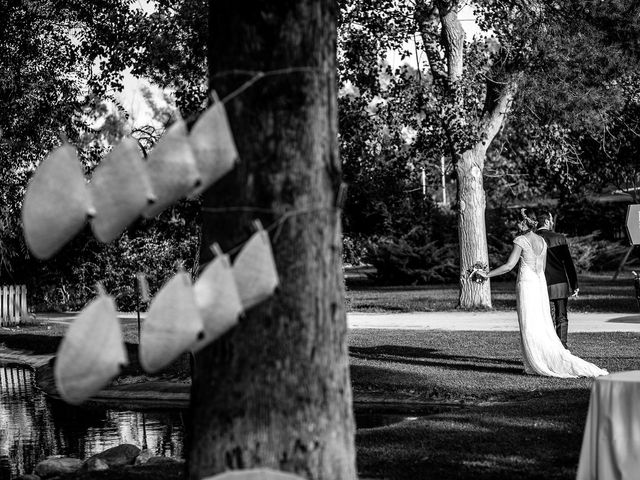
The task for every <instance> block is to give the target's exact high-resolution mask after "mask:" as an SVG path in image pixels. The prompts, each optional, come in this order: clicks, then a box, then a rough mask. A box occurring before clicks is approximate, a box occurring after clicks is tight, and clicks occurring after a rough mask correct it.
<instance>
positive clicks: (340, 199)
mask: <svg viewBox="0 0 640 480" xmlns="http://www.w3.org/2000/svg"><path fill="white" fill-rule="evenodd" d="M348 187H349V186H348V185H347V184H346V183H344V182H343V183H341V184H340V186H339V187H338V194H337V195H336V208H337V209H339V210H342V209H343V207H344V202H345V200H346V199H347V188H348Z"/></svg>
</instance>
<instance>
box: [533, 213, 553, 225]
mask: <svg viewBox="0 0 640 480" xmlns="http://www.w3.org/2000/svg"><path fill="white" fill-rule="evenodd" d="M537 217H538V222H539V223H540V224H541V225H542V224H543V223H544V222H546V221H549V222H550V221H551V218H552V215H551V212H550V211H549V210H547V209H542V210H538V215H537Z"/></svg>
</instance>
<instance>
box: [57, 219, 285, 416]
mask: <svg viewBox="0 0 640 480" xmlns="http://www.w3.org/2000/svg"><path fill="white" fill-rule="evenodd" d="M256 227H257V231H256V232H255V233H254V234H253V235H252V236H251V238H250V239H249V240H248V241H247V242H246V243H245V244H244V246H243V248H242V250H240V252H239V253H238V255H237V256H236V258H235V261H234V262H233V264H232V263H231V262H230V260H229V256H228V255H227V254H224V253H222V250H221V249H220V247H219V246H218V245H217V244H216V245H214V246H213V247H212V249H213V250H214V253H216V257H215V258H214V260H213V261H211V262H210V263H209V264H208V265H207V266H206V267H205V269H204V270H203V271H202V273H201V274H200V276H199V277H198V279H197V280H196V282H195V283H193V284H192V283H191V278H190V276H189V275H188V274H187V273H186V272H185V271H183V270H179V271H178V272H177V273H176V274H175V275H174V276H173V277H172V278H171V279H169V281H168V282H167V283H166V284H165V285H164V286H163V287H162V288H161V289H160V291H158V293H157V294H156V295H155V297H154V298H153V299H152V300H151V305H150V306H149V310H148V312H147V317H146V319H145V321H144V323H143V325H142V331H141V334H140V344H139V347H138V352H139V355H138V356H139V359H140V365H141V366H142V368H144V370H145V371H146V372H148V373H156V372H158V371H160V370H162V369H163V368H164V367H166V366H167V365H169V364H170V363H172V362H173V361H174V360H175V359H176V358H178V357H179V356H180V355H181V354H183V353H184V352H187V351H191V352H197V351H199V350H201V349H202V348H204V347H205V346H206V345H208V344H210V343H211V342H213V341H214V340H215V339H217V338H219V337H220V336H221V335H223V334H224V333H226V332H227V331H229V330H230V329H231V328H233V327H234V326H235V325H236V324H237V323H238V321H239V317H240V315H241V314H242V313H243V312H244V311H246V310H248V309H249V308H252V307H254V306H256V305H257V304H259V303H261V302H262V301H264V300H266V299H268V298H269V297H270V296H271V295H273V293H274V291H275V289H276V287H277V286H278V284H279V279H278V272H277V269H276V265H275V261H274V258H273V251H272V249H271V243H270V241H269V237H268V235H267V233H266V231H265V230H264V229H263V228H262V225H260V224H259V222H257V223H256ZM127 363H128V359H127V356H126V351H125V349H124V343H123V339H122V333H121V330H120V323H119V320H118V316H117V312H116V308H115V304H114V301H113V298H112V297H110V296H109V295H108V294H107V293H106V292H105V291H104V289H103V288H102V287H100V286H99V287H98V296H97V298H96V299H94V300H93V301H92V302H90V303H89V304H88V305H87V306H86V307H85V308H84V309H83V310H82V311H81V312H80V314H79V315H78V317H77V318H76V319H75V320H74V321H73V323H72V324H71V325H70V326H69V329H68V331H67V333H66V335H65V337H64V339H63V340H62V342H61V344H60V348H59V350H58V354H57V358H56V363H55V365H54V378H55V382H56V387H57V389H58V392H59V393H60V396H61V397H62V398H63V399H64V400H65V401H66V402H67V403H71V404H74V405H77V404H80V403H82V402H84V401H86V400H87V399H88V398H90V397H91V396H92V395H95V394H96V393H97V392H99V391H100V390H101V389H102V388H104V387H105V386H106V385H108V384H109V382H111V381H112V380H113V378H114V377H115V376H116V375H118V373H119V372H120V369H121V368H122V367H123V366H125V365H127Z"/></svg>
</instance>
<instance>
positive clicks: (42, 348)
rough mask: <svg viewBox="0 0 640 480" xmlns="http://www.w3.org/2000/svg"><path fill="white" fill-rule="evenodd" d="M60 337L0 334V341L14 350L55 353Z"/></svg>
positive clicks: (44, 353) (39, 353) (42, 353)
mask: <svg viewBox="0 0 640 480" xmlns="http://www.w3.org/2000/svg"><path fill="white" fill-rule="evenodd" d="M61 340H62V337H56V336H50V335H34V334H28V333H18V334H12V335H0V343H2V344H4V345H5V346H6V347H7V348H11V349H14V350H28V351H30V352H33V353H35V354H37V355H46V354H49V353H50V354H55V353H56V351H57V350H58V345H60V341H61Z"/></svg>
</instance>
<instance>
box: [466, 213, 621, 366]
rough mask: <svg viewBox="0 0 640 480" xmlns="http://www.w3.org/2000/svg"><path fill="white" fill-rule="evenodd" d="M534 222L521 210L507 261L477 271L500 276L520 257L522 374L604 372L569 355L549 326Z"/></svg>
mask: <svg viewBox="0 0 640 480" xmlns="http://www.w3.org/2000/svg"><path fill="white" fill-rule="evenodd" d="M536 225H537V222H536V220H535V217H534V215H533V214H532V213H530V212H528V211H526V210H525V209H523V210H522V211H521V220H520V221H519V222H518V229H519V230H520V235H518V236H517V237H516V238H515V239H514V240H513V243H514V246H513V251H512V252H511V255H510V256H509V259H508V260H507V263H505V264H504V265H501V266H500V267H498V268H496V269H494V270H491V271H489V272H488V273H484V272H477V274H478V275H480V276H481V277H483V278H491V277H495V276H497V275H502V274H504V273H507V272H509V271H510V270H511V269H513V267H515V265H516V263H518V260H520V269H519V271H518V280H517V282H516V300H517V311H518V323H519V324H520V345H521V348H522V356H523V362H524V370H525V373H528V374H532V375H535V374H537V375H545V376H550V377H563V378H573V377H597V376H600V375H608V373H609V372H607V371H606V370H604V369H602V368H599V367H597V366H596V365H594V364H592V363H589V362H587V361H585V360H583V359H581V358H580V357H576V356H575V355H572V354H571V352H569V350H567V349H565V348H564V346H563V345H562V343H561V342H560V339H559V338H558V336H557V334H556V332H555V330H554V328H553V321H552V319H551V308H550V305H549V293H548V292H547V282H546V280H545V277H544V268H545V263H546V258H547V243H546V242H545V241H544V239H543V238H542V237H541V236H539V235H536V234H535V233H534V232H533V229H534V228H535V227H536Z"/></svg>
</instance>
